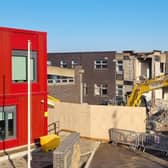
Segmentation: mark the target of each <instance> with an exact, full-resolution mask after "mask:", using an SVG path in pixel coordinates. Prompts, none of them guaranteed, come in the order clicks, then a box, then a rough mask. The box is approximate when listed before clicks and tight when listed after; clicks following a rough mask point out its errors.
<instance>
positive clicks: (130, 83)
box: [124, 80, 133, 85]
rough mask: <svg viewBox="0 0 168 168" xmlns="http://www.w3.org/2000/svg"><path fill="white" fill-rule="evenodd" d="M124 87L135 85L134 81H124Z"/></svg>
mask: <svg viewBox="0 0 168 168" xmlns="http://www.w3.org/2000/svg"><path fill="white" fill-rule="evenodd" d="M124 85H133V81H126V80H125V81H124Z"/></svg>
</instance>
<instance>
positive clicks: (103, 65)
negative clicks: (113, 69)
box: [94, 59, 108, 70]
mask: <svg viewBox="0 0 168 168" xmlns="http://www.w3.org/2000/svg"><path fill="white" fill-rule="evenodd" d="M107 68H108V60H106V59H98V60H95V61H94V69H96V70H103V69H107Z"/></svg>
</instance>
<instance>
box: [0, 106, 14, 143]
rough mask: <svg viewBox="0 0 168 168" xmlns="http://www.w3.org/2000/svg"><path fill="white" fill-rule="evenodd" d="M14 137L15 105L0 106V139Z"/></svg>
mask: <svg viewBox="0 0 168 168" xmlns="http://www.w3.org/2000/svg"><path fill="white" fill-rule="evenodd" d="M14 137H16V107H15V106H5V107H0V140H2V139H10V138H14Z"/></svg>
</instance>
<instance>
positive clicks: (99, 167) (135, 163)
mask: <svg viewBox="0 0 168 168" xmlns="http://www.w3.org/2000/svg"><path fill="white" fill-rule="evenodd" d="M165 162H166V161H162V160H160V159H155V158H154V157H153V156H150V155H149V154H145V153H144V154H143V153H142V152H136V153H135V152H134V151H131V150H128V149H126V148H124V147H119V146H115V145H112V144H101V145H100V146H99V148H98V150H97V151H96V153H95V155H94V157H93V159H92V161H91V164H90V167H89V168H165V167H168V162H167V163H165Z"/></svg>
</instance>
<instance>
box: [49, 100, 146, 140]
mask: <svg viewBox="0 0 168 168" xmlns="http://www.w3.org/2000/svg"><path fill="white" fill-rule="evenodd" d="M145 118H146V112H145V108H140V107H122V106H98V105H88V104H72V103H62V102H61V103H57V104H56V107H55V109H49V123H52V122H54V121H58V120H59V121H60V129H67V130H72V131H78V132H80V134H81V136H86V137H90V138H100V139H108V138H109V135H108V130H109V129H110V128H119V129H126V130H133V131H137V132H145V128H146V124H145Z"/></svg>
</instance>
